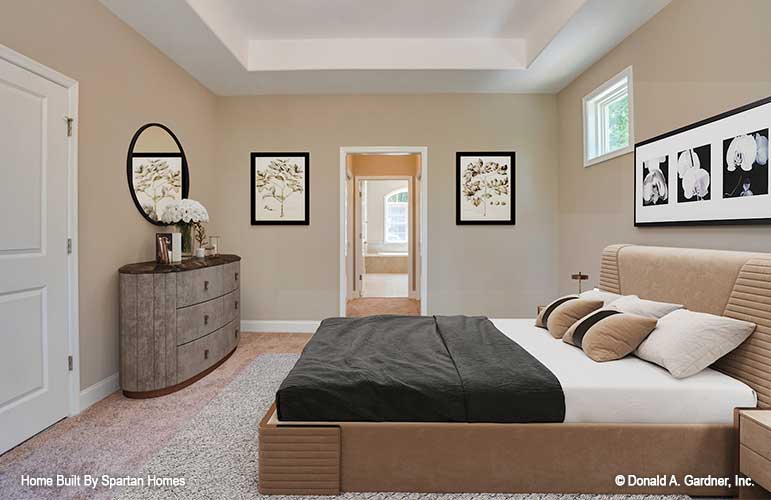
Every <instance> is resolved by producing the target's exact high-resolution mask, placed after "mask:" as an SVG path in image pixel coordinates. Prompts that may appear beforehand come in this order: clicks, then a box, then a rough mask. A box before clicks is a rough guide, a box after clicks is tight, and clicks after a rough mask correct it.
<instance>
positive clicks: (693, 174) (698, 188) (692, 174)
mask: <svg viewBox="0 0 771 500" xmlns="http://www.w3.org/2000/svg"><path fill="white" fill-rule="evenodd" d="M683 194H684V195H685V198H686V199H688V200H690V199H691V198H693V197H694V196H697V197H698V198H700V199H701V198H704V197H705V196H707V194H709V172H707V171H706V170H704V169H703V168H691V169H688V171H686V172H685V175H684V176H683Z"/></svg>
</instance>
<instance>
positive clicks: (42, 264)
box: [0, 60, 68, 453]
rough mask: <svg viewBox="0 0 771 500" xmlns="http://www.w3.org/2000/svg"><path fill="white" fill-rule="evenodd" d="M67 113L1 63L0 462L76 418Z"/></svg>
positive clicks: (38, 84)
mask: <svg viewBox="0 0 771 500" xmlns="http://www.w3.org/2000/svg"><path fill="white" fill-rule="evenodd" d="M67 104H68V94H67V90H66V89H65V88H63V87H61V86H59V85H57V84H55V83H53V82H51V81H49V80H46V79H45V78H42V77H40V76H37V75H36V74H34V73H31V72H30V71H27V70H25V69H22V68H20V67H19V66H16V65H14V64H11V63H9V62H6V61H4V60H0V116H2V120H0V453H2V452H4V451H6V450H8V449H10V448H12V447H14V446H16V445H17V444H19V443H20V442H22V441H24V440H25V439H27V438H29V437H30V436H32V435H34V434H36V433H38V432H40V431H41V430H43V429H45V428H46V427H48V426H49V425H51V424H53V423H54V422H56V421H57V420H60V419H62V418H64V417H65V416H67V413H68V403H67V401H68V397H67V387H68V367H67V354H68V349H67V344H68V341H67V321H68V317H67V146H68V138H67V123H66V120H65V115H66V114H67Z"/></svg>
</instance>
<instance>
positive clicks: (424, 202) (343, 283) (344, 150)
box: [338, 146, 428, 317]
mask: <svg viewBox="0 0 771 500" xmlns="http://www.w3.org/2000/svg"><path fill="white" fill-rule="evenodd" d="M357 153H367V154H395V153H409V154H419V155H420V176H419V177H418V180H419V181H420V213H419V220H420V237H419V238H418V241H417V245H416V249H417V251H418V252H419V254H420V314H421V315H424V316H425V315H426V314H428V147H426V146H343V147H341V148H340V180H339V185H340V207H339V208H340V248H339V260H340V282H339V285H338V286H339V289H340V290H339V291H340V294H339V297H340V298H339V314H340V316H343V317H344V316H345V313H346V310H345V309H346V308H345V305H346V304H345V302H346V298H347V297H346V296H347V286H348V282H347V276H346V261H345V256H346V248H345V243H346V234H345V228H346V219H347V216H348V214H347V213H346V198H347V188H348V185H347V184H348V183H347V177H348V175H347V164H346V163H347V162H346V160H347V157H348V155H349V154H357Z"/></svg>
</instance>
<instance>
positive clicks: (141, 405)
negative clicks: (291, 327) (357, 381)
mask: <svg viewBox="0 0 771 500" xmlns="http://www.w3.org/2000/svg"><path fill="white" fill-rule="evenodd" d="M309 338H310V334H301V333H247V332H244V333H243V334H242V336H241V343H240V345H239V346H238V349H237V350H236V352H235V353H234V354H233V356H231V357H230V359H228V360H227V361H226V362H225V363H224V364H223V365H222V366H220V367H219V368H217V369H216V370H214V371H213V372H212V373H210V374H209V375H207V376H206V377H204V378H203V379H201V380H199V381H198V382H196V383H195V384H192V385H190V386H188V387H186V388H184V389H182V390H181V391H179V392H175V393H173V394H169V395H167V396H163V397H160V398H152V399H127V398H125V397H123V395H122V394H121V393H120V392H116V393H114V394H112V395H110V396H108V397H107V398H105V399H103V400H101V401H99V402H98V403H96V404H95V405H93V406H92V407H90V408H88V409H87V410H85V411H84V412H82V413H81V414H80V415H77V416H75V417H71V418H67V419H64V420H62V421H61V422H59V423H57V424H56V425H53V426H52V427H50V428H49V429H46V430H45V431H43V432H41V433H40V434H38V435H37V436H35V437H33V438H31V439H30V440H28V441H26V442H25V443H22V444H21V445H19V446H17V447H16V448H14V449H13V450H11V451H9V452H7V453H5V454H3V455H0V500H30V499H35V500H69V499H81V498H88V499H89V500H92V499H93V500H107V499H109V498H112V496H113V495H114V493H115V491H114V490H110V489H109V488H107V487H104V486H102V485H99V486H97V488H96V489H91V488H89V487H86V486H84V485H80V486H77V485H76V486H64V487H57V486H52V487H31V486H25V485H23V484H22V481H21V479H22V476H23V475H29V476H32V477H55V476H56V475H57V474H61V475H63V476H65V477H66V476H71V475H75V476H78V477H81V478H82V477H83V476H84V475H86V474H88V475H96V476H101V475H102V474H108V475H110V476H118V477H119V476H123V475H131V474H134V473H135V472H137V471H139V470H141V468H142V467H144V465H145V464H146V463H147V462H148V460H150V459H151V458H152V457H154V456H155V455H156V454H157V453H158V451H159V450H160V449H162V448H163V447H164V446H165V445H166V443H167V442H169V440H171V439H172V438H173V437H174V436H175V435H176V434H177V432H178V431H179V430H180V429H182V427H183V426H185V425H187V424H188V423H189V422H190V419H192V418H193V417H194V416H195V415H197V414H198V413H199V412H200V411H201V410H202V409H203V408H204V407H205V406H206V405H207V404H208V402H209V401H211V400H212V399H213V398H215V397H217V396H218V395H219V394H220V393H221V392H222V390H223V389H224V388H225V387H227V385H228V384H230V382H232V381H233V380H234V379H235V377H237V376H238V375H239V374H240V373H241V372H242V371H243V370H244V369H246V368H247V367H248V366H250V365H251V363H252V362H253V361H254V360H255V358H256V357H257V356H259V355H260V354H268V353H281V354H285V353H299V352H300V351H301V350H302V348H303V346H304V345H305V343H306V342H307V340H308V339H309ZM0 432H3V429H0Z"/></svg>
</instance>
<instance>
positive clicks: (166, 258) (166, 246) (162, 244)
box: [155, 233, 171, 264]
mask: <svg viewBox="0 0 771 500" xmlns="http://www.w3.org/2000/svg"><path fill="white" fill-rule="evenodd" d="M155 262H157V263H158V264H170V263H171V233H155Z"/></svg>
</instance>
